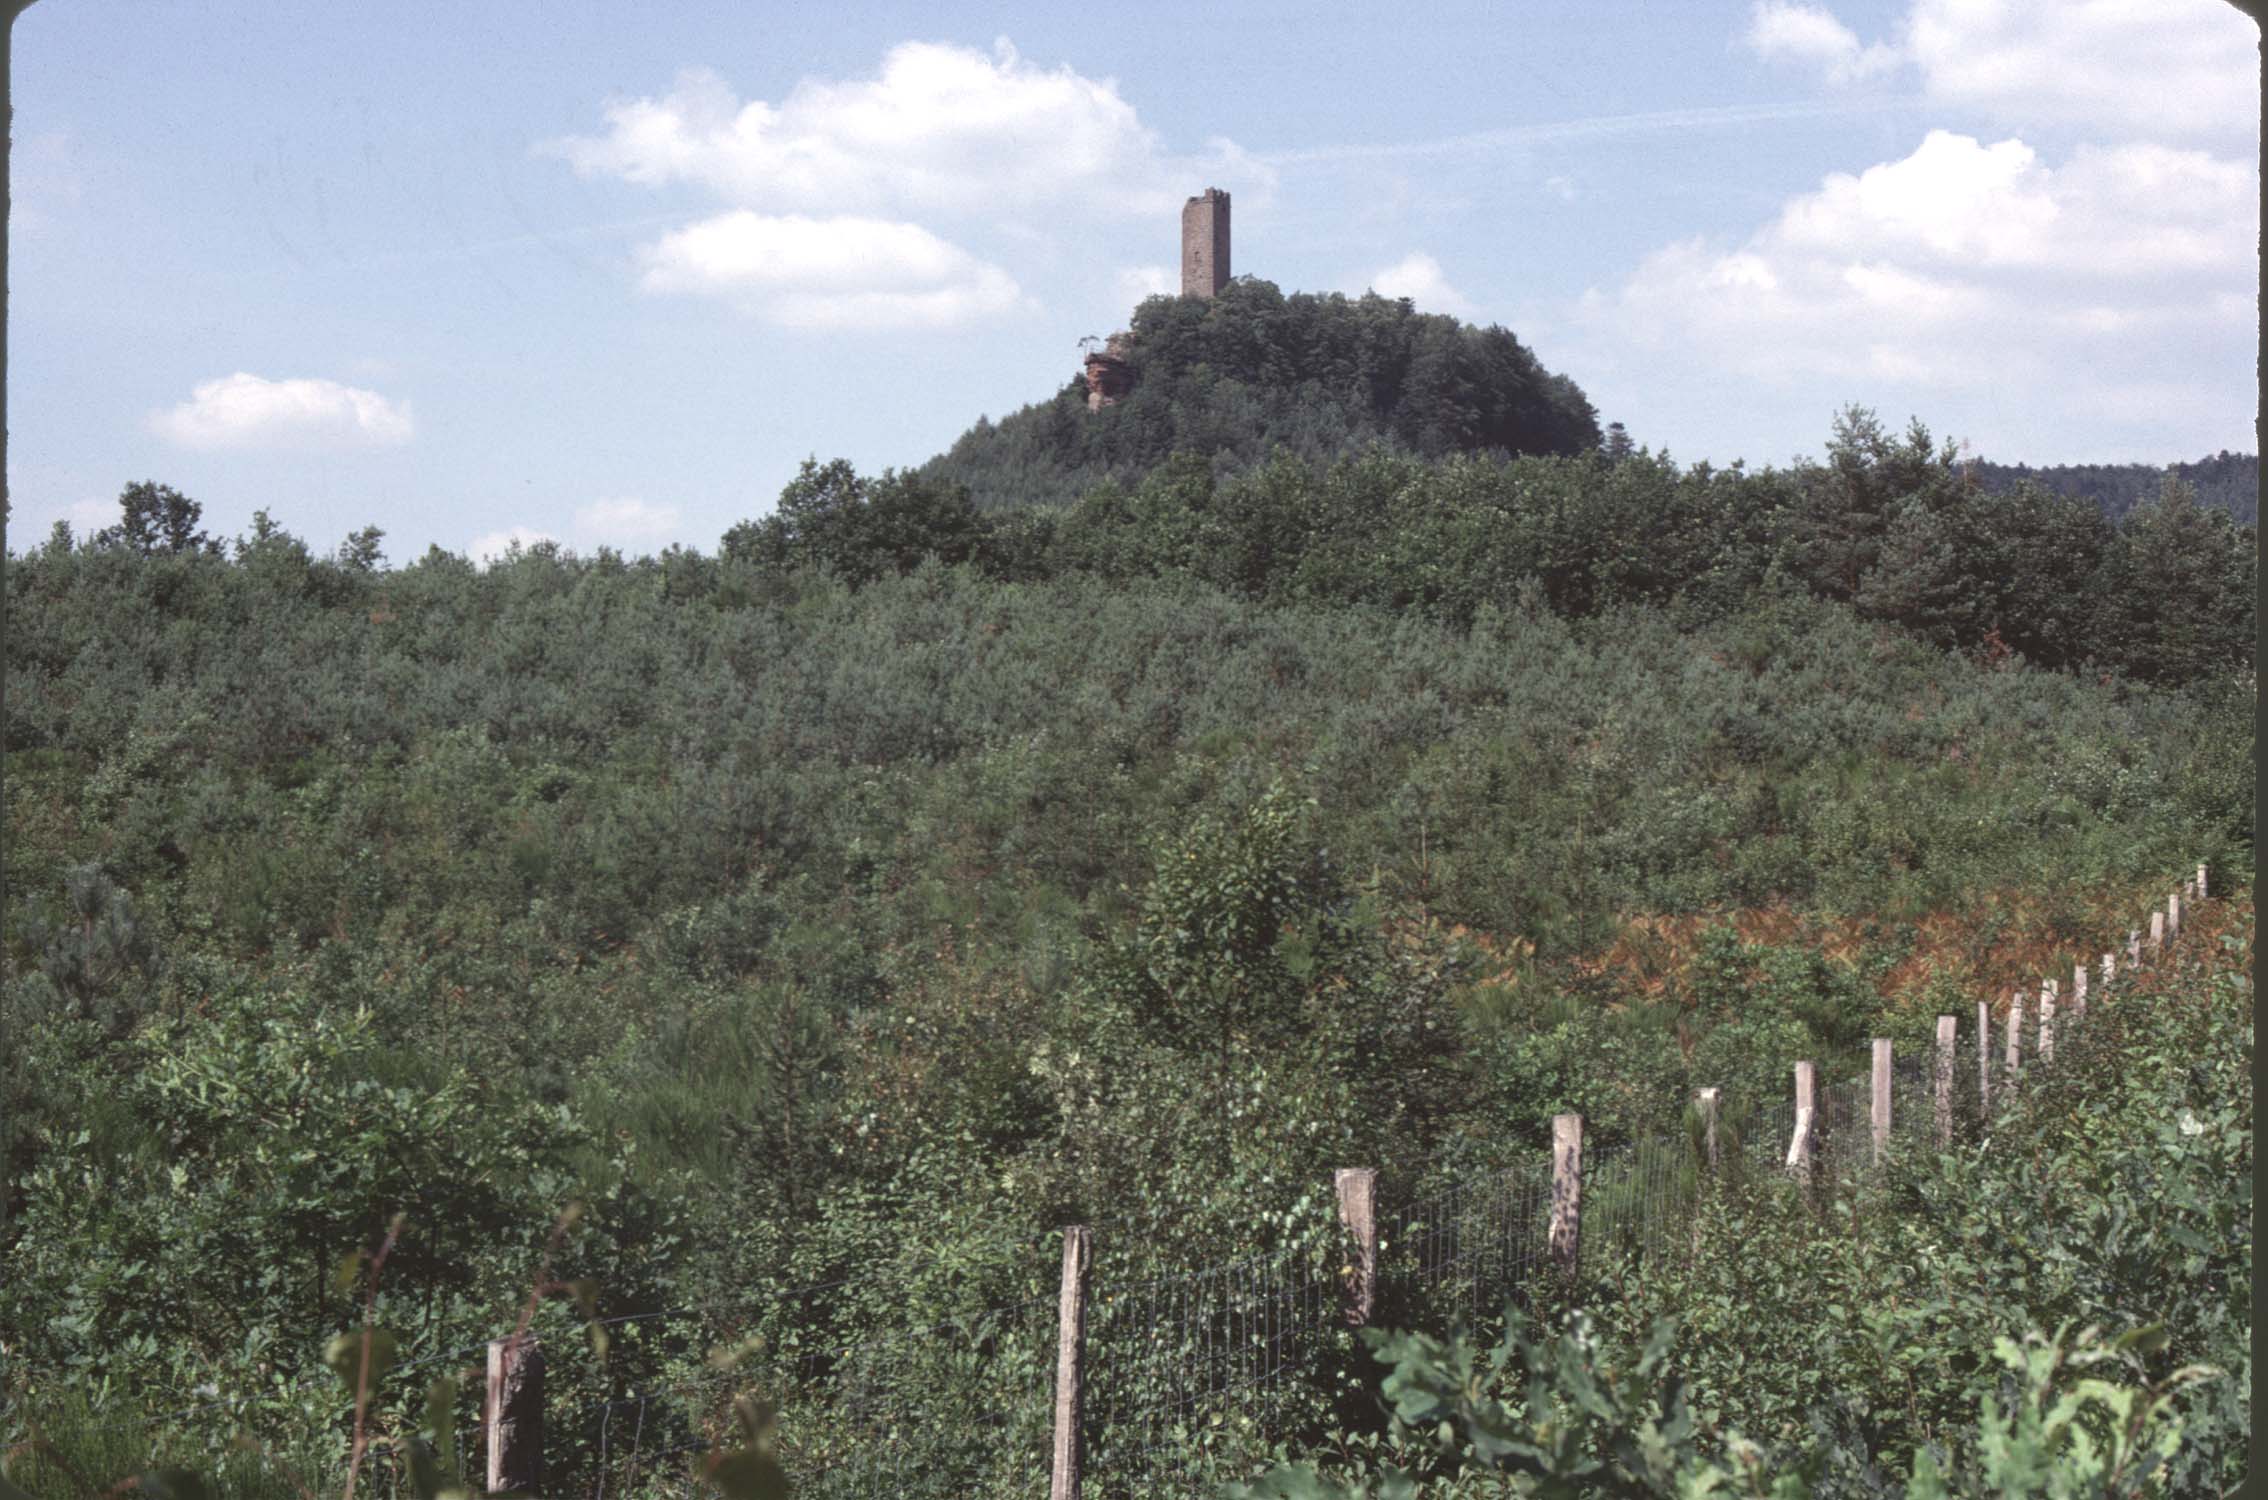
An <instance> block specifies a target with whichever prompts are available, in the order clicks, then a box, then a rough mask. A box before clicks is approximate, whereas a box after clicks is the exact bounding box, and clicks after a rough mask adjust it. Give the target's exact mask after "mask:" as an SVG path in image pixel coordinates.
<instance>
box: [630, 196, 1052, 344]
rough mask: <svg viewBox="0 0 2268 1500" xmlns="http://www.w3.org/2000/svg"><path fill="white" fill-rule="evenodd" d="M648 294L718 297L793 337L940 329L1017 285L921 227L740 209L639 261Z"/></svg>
mask: <svg viewBox="0 0 2268 1500" xmlns="http://www.w3.org/2000/svg"><path fill="white" fill-rule="evenodd" d="M640 254H641V259H642V260H643V261H644V263H645V268H646V269H645V274H644V276H643V277H642V279H641V285H643V286H644V287H645V288H646V289H647V290H648V291H653V292H696V293H703V294H707V295H711V296H721V297H725V298H727V299H728V300H730V301H731V302H733V303H734V304H735V305H736V306H738V307H740V308H741V309H743V310H744V311H746V312H749V313H751V314H753V315H755V316H758V317H762V318H765V319H767V320H769V321H771V322H775V323H780V324H784V325H787V326H789V327H797V328H900V327H945V326H948V325H951V324H955V323H962V322H966V321H968V320H970V319H972V318H975V317H978V316H981V315H984V314H987V313H996V312H1000V311H1003V310H1005V309H1007V308H1009V307H1012V306H1014V305H1015V303H1016V300H1017V295H1018V294H1017V290H1016V283H1015V281H1014V280H1013V279H1011V278H1010V277H1009V275H1008V273H1007V272H1005V271H1003V270H1001V269H1000V268H999V267H998V266H995V265H991V264H989V263H987V262H985V261H981V260H978V259H977V258H976V257H975V256H973V255H971V254H969V253H968V252H967V251H966V250H963V249H961V248H960V247H959V246H957V245H954V244H951V243H949V242H948V241H945V240H942V239H939V238H938V237H937V236H936V235H934V234H932V233H930V232H929V231H928V230H926V229H924V228H922V227H921V226H920V225H919V224H906V223H898V222H893V221H891V220H887V219H864V218H849V217H841V218H831V219H811V218H805V217H804V216H802V215H800V214H787V215H777V216H775V215H767V214H759V213H755V212H753V211H751V210H748V209H735V210H734V211H732V212H731V213H726V214H720V215H718V216H716V217H715V218H711V219H704V220H702V221H701V222H700V223H697V224H692V225H688V226H687V227H686V228H684V229H680V230H677V231H675V232H673V233H671V234H667V235H664V236H663V237H662V238H661V239H660V240H659V241H658V242H656V243H655V244H653V245H650V246H648V247H646V249H645V250H643V251H642V252H641V253H640Z"/></svg>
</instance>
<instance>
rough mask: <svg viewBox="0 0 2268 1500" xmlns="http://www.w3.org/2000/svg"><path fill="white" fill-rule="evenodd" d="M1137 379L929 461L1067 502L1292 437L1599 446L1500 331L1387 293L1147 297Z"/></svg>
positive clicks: (1327, 451) (1329, 444) (1319, 443)
mask: <svg viewBox="0 0 2268 1500" xmlns="http://www.w3.org/2000/svg"><path fill="white" fill-rule="evenodd" d="M1118 349H1119V351H1120V352H1121V353H1122V355H1123V357H1124V359H1125V361H1126V363H1127V365H1128V367H1129V371H1130V375H1131V378H1132V382H1133V388H1132V391H1131V393H1130V394H1128V395H1127V396H1126V397H1125V398H1124V399H1122V400H1120V401H1118V402H1117V403H1116V404H1114V405H1111V406H1107V407H1105V408H1103V409H1102V410H1100V411H1089V410H1088V409H1087V386H1086V381H1085V379H1084V377H1083V376H1074V378H1073V379H1072V380H1071V381H1070V382H1068V383H1067V384H1066V385H1064V386H1063V388H1062V389H1061V390H1059V391H1057V392H1056V393H1055V395H1054V396H1053V397H1051V398H1049V399H1048V400H1045V401H1041V402H1038V403H1036V404H1034V405H1031V406H1027V407H1025V408H1023V409H1022V410H1021V411H1017V412H1014V413H1012V414H1010V415H1009V416H1007V417H1005V418H1003V419H1002V420H1000V421H999V422H990V421H979V422H978V423H977V425H976V426H975V427H973V428H971V429H969V431H968V432H966V433H964V434H963V435H962V436H961V438H960V439H959V441H957V442H955V443H954V444H953V446H952V448H951V449H950V450H948V451H947V452H945V453H943V454H941V455H939V456H938V457H937V458H935V459H933V460H931V461H930V462H929V463H928V464H927V465H925V466H924V467H923V468H922V469H921V470H920V473H921V475H922V477H923V478H925V479H931V480H937V481H941V482H944V483H949V484H960V485H965V486H967V488H968V491H969V494H970V497H971V498H972V499H973V500H974V501H975V503H976V505H977V506H978V508H979V509H992V508H995V507H1000V506H1011V505H1041V504H1056V505H1064V504H1069V503H1070V502H1071V501H1073V500H1076V499H1077V498H1078V497H1079V496H1080V495H1082V494H1084V493H1085V492H1086V491H1087V490H1089V489H1091V488H1092V487H1093V486H1095V485H1096V484H1098V483H1100V482H1101V481H1103V480H1105V479H1115V480H1118V481H1120V482H1121V483H1132V482H1135V481H1137V480H1139V479H1140V478H1141V477H1142V476H1143V475H1144V474H1146V473H1148V472H1149V471H1150V470H1152V469H1154V468H1156V467H1157V466H1158V465H1159V464H1161V463H1163V462H1164V461H1165V460H1166V459H1167V458H1168V457H1170V456H1172V455H1173V454H1175V453H1197V454H1201V455H1203V456H1204V457H1206V458H1207V459H1210V460H1212V462H1213V464H1214V467H1215V469H1216V471H1217V472H1221V473H1227V472H1230V471H1232V470H1234V469H1238V468H1243V467H1248V466H1250V465H1252V464H1255V463H1258V462H1260V461H1261V460H1263V459H1265V458H1267V457H1268V456H1269V455H1270V454H1271V453H1273V452H1274V451H1275V450H1276V449H1278V448H1279V447H1281V448H1288V449H1290V450H1291V451H1292V452H1293V453H1295V454H1298V455H1300V456H1301V457H1306V458H1322V457H1329V456H1332V455H1335V454H1339V453H1343V452H1346V451H1349V450H1351V449H1355V448H1360V447H1365V446H1368V445H1371V444H1374V443H1387V444H1390V445H1392V446H1394V447H1397V448H1402V449H1406V450H1408V451H1410V452H1413V453H1416V454H1418V455H1420V456H1423V457H1439V456H1441V455H1444V454H1451V453H1476V452H1497V453H1507V454H1509V453H1558V454H1573V453H1582V452H1587V451H1589V450H1591V449H1593V448H1596V447H1598V446H1599V442H1600V432H1599V422H1598V415H1597V413H1596V412H1595V411H1593V410H1592V407H1591V403H1590V401H1589V400H1588V399H1587V398H1586V397H1585V396H1584V394H1583V392H1582V390H1581V389H1580V388H1578V387H1577V386H1576V384H1575V383H1574V382H1573V381H1572V380H1569V379H1568V378H1567V377H1566V376H1564V375H1555V374H1553V373H1551V372H1550V371H1548V370H1546V369H1545V368H1544V367H1543V366H1542V365H1541V364H1540V363H1538V362H1537V360H1536V357H1535V355H1534V354H1533V353H1531V352H1530V351H1529V350H1528V349H1527V347H1526V346H1525V345H1523V344H1522V343H1521V342H1520V340H1519V339H1518V338H1516V337H1514V336H1513V335H1512V334H1511V333H1509V332H1507V331H1506V330H1505V329H1503V328H1499V327H1489V328H1474V327H1471V326H1470V325H1468V324H1465V323H1461V322H1459V321H1458V320H1457V319H1455V318H1451V317H1445V316H1442V315H1440V314H1436V313H1421V312H1418V311H1416V310H1415V309H1414V308H1412V307H1411V305H1410V303H1409V301H1408V300H1407V299H1406V298H1405V299H1390V298H1386V297H1380V296H1378V295H1376V294H1375V293H1370V294H1365V295H1364V296H1362V297H1359V298H1350V297H1346V296H1343V295H1340V294H1339V293H1336V292H1333V293H1327V294H1318V293H1311V292H1294V293H1290V294H1288V295H1287V294H1286V293H1284V292H1283V291H1281V290H1280V289H1279V288H1277V287H1276V286H1275V284H1274V283H1272V282H1267V281H1261V280H1258V279H1256V278H1253V277H1243V278H1239V279H1238V280H1236V281H1233V282H1231V283H1230V284H1229V285H1228V287H1227V288H1225V289H1224V290H1223V291H1222V293H1221V294H1220V295H1219V296H1218V297H1214V298H1210V299H1199V298H1193V297H1163V296H1161V297H1151V298H1149V299H1148V300H1147V301H1145V302H1143V303H1142V304H1141V306H1139V307H1137V308H1136V309H1135V310H1134V319H1133V326H1132V328H1131V329H1130V330H1129V333H1128V334H1127V335H1126V336H1125V337H1124V338H1123V339H1122V340H1121V341H1120V342H1119V344H1118Z"/></svg>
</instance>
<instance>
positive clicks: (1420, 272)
mask: <svg viewBox="0 0 2268 1500" xmlns="http://www.w3.org/2000/svg"><path fill="white" fill-rule="evenodd" d="M1361 289H1367V290H1370V291H1374V292H1376V293H1377V294H1378V295H1379V296H1381V297H1407V298H1409V299H1410V301H1411V302H1413V303H1415V304H1416V305H1417V307H1418V308H1419V309H1420V310H1421V311H1424V312H1437V313H1451V314H1454V315H1455V316H1457V317H1460V318H1468V317H1471V316H1472V314H1473V304H1472V303H1471V302H1470V301H1468V300H1467V299H1466V297H1465V295H1464V293H1462V292H1460V291H1458V290H1457V289H1456V288H1455V287H1453V286H1451V285H1450V284H1449V278H1448V277H1447V276H1445V275H1443V274H1442V271H1441V262H1439V261H1437V260H1435V259H1434V258H1433V257H1432V256H1430V255H1428V254H1426V253H1425V252H1424V251H1422V250H1413V251H1411V252H1410V253H1409V254H1407V255H1405V256H1403V257H1402V258H1401V259H1400V260H1398V261H1396V262H1394V264H1392V265H1390V266H1388V267H1386V268H1385V269H1384V270H1381V271H1378V272H1375V273H1374V274H1372V275H1371V277H1370V278H1369V280H1368V281H1366V282H1365V283H1364V288H1361ZM1358 290H1360V289H1358Z"/></svg>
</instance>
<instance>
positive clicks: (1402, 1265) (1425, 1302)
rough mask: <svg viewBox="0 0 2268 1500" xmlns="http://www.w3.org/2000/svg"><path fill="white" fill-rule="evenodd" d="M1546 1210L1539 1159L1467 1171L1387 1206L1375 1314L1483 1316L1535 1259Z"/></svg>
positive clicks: (1401, 1318)
mask: <svg viewBox="0 0 2268 1500" xmlns="http://www.w3.org/2000/svg"><path fill="white" fill-rule="evenodd" d="M1550 1215H1551V1167H1550V1163H1549V1162H1547V1161H1543V1160H1541V1159H1538V1160H1535V1161H1528V1162H1521V1163H1518V1164H1516V1165H1513V1166H1509V1167H1503V1168H1499V1169H1495V1170H1491V1171H1486V1172H1478V1173H1473V1174H1470V1175H1468V1176H1465V1177H1462V1178H1460V1179H1458V1180H1456V1181H1454V1182H1451V1183H1449V1184H1447V1185H1446V1186H1443V1187H1441V1188H1438V1189H1436V1190H1435V1191H1433V1192H1431V1193H1428V1194H1426V1195H1425V1196H1424V1197H1422V1198H1418V1199H1414V1200H1412V1201H1410V1202H1408V1203H1406V1204H1402V1205H1399V1206H1398V1207H1395V1208H1392V1209H1390V1210H1389V1211H1388V1212H1387V1213H1385V1214H1383V1215H1382V1216H1381V1218H1380V1222H1379V1241H1380V1251H1379V1253H1380V1277H1379V1289H1380V1296H1379V1308H1378V1314H1377V1319H1376V1321H1379V1322H1383V1323H1389V1324H1396V1325H1400V1326H1408V1327H1419V1328H1430V1329H1440V1328H1443V1327H1446V1326H1448V1325H1449V1324H1450V1323H1452V1322H1455V1321H1458V1320H1460V1319H1461V1320H1462V1321H1464V1322H1465V1323H1466V1324H1468V1325H1478V1324H1483V1323H1485V1322H1486V1321H1487V1320H1488V1319H1489V1318H1490V1317H1491V1316H1493V1315H1494V1314H1496V1313H1497V1312H1499V1311H1500V1310H1501V1309H1502V1307H1503V1305H1504V1301H1505V1299H1506V1297H1508V1296H1514V1295H1517V1294H1518V1293H1520V1292H1521V1291H1522V1290H1523V1289H1524V1288H1525V1287H1526V1285H1527V1284H1528V1281H1529V1278H1530V1277H1531V1276H1532V1274H1533V1273H1534V1271H1535V1268H1536V1267H1537V1266H1539V1265H1541V1264H1542V1262H1543V1259H1544V1256H1545V1254H1546V1253H1547V1243H1546V1241H1547V1236H1548V1234H1549V1228H1550Z"/></svg>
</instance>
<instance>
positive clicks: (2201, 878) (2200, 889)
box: [2197, 864, 2205, 901]
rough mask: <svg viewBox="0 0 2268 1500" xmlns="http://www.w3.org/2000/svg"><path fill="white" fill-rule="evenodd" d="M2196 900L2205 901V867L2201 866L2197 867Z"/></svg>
mask: <svg viewBox="0 0 2268 1500" xmlns="http://www.w3.org/2000/svg"><path fill="white" fill-rule="evenodd" d="M2197 899H2198V900H2200V901H2202V900H2204V899H2205V867H2204V866H2203V865H2202V864H2201V865H2199V866H2198V867H2197Z"/></svg>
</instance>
